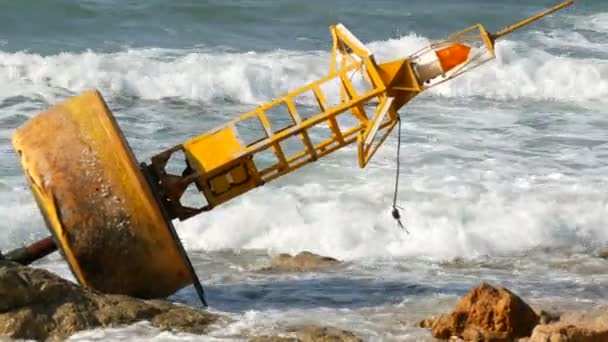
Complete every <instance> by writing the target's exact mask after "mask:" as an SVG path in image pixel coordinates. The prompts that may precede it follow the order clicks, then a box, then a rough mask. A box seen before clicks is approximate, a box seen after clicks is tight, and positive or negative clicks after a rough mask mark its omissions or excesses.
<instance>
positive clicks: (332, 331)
mask: <svg viewBox="0 0 608 342" xmlns="http://www.w3.org/2000/svg"><path fill="white" fill-rule="evenodd" d="M284 335H285V336H256V337H253V338H251V339H250V340H249V341H251V342H362V341H363V340H362V339H361V338H359V337H357V336H356V335H355V334H353V333H352V332H350V331H346V330H342V329H338V328H333V327H319V326H315V325H307V326H300V327H291V328H289V329H287V333H285V334H284Z"/></svg>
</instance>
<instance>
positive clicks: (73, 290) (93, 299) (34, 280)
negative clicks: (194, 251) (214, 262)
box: [0, 261, 219, 340]
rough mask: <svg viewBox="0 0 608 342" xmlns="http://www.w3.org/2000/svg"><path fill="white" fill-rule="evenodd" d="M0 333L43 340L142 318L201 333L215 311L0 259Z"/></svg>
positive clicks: (128, 322)
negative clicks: (110, 289)
mask: <svg viewBox="0 0 608 342" xmlns="http://www.w3.org/2000/svg"><path fill="white" fill-rule="evenodd" d="M0 298H2V300H0V336H8V337H12V338H20V339H35V340H45V339H47V338H64V337H67V336H69V335H71V334H73V333H75V332H78V331H80V330H87V329H93V328H97V327H113V326H118V325H123V324H131V323H134V322H136V321H142V320H148V321H150V322H151V323H152V325H154V326H156V327H159V328H161V329H167V330H169V329H171V330H178V331H186V332H191V333H203V332H205V331H206V330H207V328H208V327H209V325H210V324H212V323H214V322H216V321H217V319H218V318H219V317H218V316H217V315H214V314H210V313H207V312H204V311H200V310H196V309H193V308H188V307H184V306H178V305H175V304H171V303H170V302H167V301H163V300H154V301H143V300H139V299H135V298H131V297H127V296H122V295H105V294H101V293H99V292H96V291H91V290H86V289H83V288H81V287H79V286H77V285H76V284H73V283H71V282H69V281H67V280H64V279H62V278H60V277H58V276H56V275H54V274H52V273H50V272H48V271H46V270H42V269H36V268H30V267H24V266H19V265H17V264H14V263H10V262H6V261H0Z"/></svg>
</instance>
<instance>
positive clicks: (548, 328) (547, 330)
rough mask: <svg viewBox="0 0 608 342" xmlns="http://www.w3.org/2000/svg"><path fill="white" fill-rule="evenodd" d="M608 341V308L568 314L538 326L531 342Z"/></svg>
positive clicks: (599, 307)
mask: <svg viewBox="0 0 608 342" xmlns="http://www.w3.org/2000/svg"><path fill="white" fill-rule="evenodd" d="M566 341H568V342H604V341H608V306H598V307H595V308H592V309H590V310H586V311H584V312H567V313H565V314H563V315H562V316H561V317H560V320H559V321H557V322H555V323H552V324H542V325H538V326H536V328H534V331H533V333H532V336H531V337H530V340H529V342H566Z"/></svg>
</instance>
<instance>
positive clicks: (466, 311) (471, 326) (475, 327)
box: [419, 283, 539, 341]
mask: <svg viewBox="0 0 608 342" xmlns="http://www.w3.org/2000/svg"><path fill="white" fill-rule="evenodd" d="M538 321H539V317H538V315H537V314H536V313H535V312H534V310H532V308H531V307H530V306H528V304H526V303H525V302H524V301H523V300H522V299H521V298H519V297H518V296H517V295H515V294H513V293H511V292H510V291H509V290H507V289H504V288H498V289H497V288H494V287H492V286H491V285H489V284H485V283H484V284H481V285H480V286H478V287H476V288H474V289H472V290H471V291H470V292H469V293H468V294H467V295H466V296H465V297H463V298H462V299H461V300H460V302H459V303H458V305H457V306H456V308H455V309H454V311H453V312H452V313H451V314H449V315H441V316H439V317H438V318H436V319H433V320H432V321H428V320H425V321H422V322H420V323H419V326H421V327H428V326H429V325H430V327H431V330H432V333H433V336H434V337H436V338H439V339H449V338H451V337H454V336H455V337H458V338H462V339H464V340H465V341H511V340H514V339H516V338H521V337H526V336H530V334H531V333H532V329H534V326H536V324H538Z"/></svg>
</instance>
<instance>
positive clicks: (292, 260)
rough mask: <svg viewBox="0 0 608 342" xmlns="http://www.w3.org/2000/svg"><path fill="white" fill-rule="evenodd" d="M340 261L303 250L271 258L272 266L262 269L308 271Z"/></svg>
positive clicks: (271, 270)
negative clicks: (294, 253)
mask: <svg viewBox="0 0 608 342" xmlns="http://www.w3.org/2000/svg"><path fill="white" fill-rule="evenodd" d="M339 263H340V261H338V260H336V259H334V258H330V257H324V256H321V255H317V254H313V253H310V252H301V253H299V254H298V255H296V256H291V255H289V254H280V255H278V256H276V257H274V258H272V260H271V266H270V267H267V268H264V269H262V271H266V272H307V271H314V270H318V269H321V268H325V267H330V266H334V265H337V264H339Z"/></svg>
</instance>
